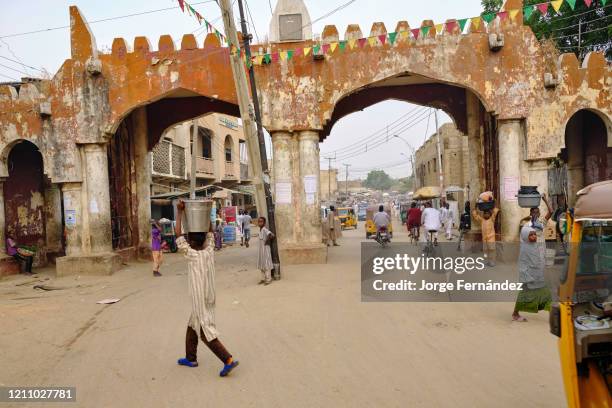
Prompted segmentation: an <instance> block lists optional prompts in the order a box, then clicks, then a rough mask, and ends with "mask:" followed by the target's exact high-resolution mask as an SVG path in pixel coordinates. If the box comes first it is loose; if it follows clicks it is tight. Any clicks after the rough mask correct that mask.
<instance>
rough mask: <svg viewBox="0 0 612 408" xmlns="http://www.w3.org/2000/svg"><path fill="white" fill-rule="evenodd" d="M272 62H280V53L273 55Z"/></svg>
mask: <svg viewBox="0 0 612 408" xmlns="http://www.w3.org/2000/svg"><path fill="white" fill-rule="evenodd" d="M272 62H278V52H275V53H274V54H272Z"/></svg>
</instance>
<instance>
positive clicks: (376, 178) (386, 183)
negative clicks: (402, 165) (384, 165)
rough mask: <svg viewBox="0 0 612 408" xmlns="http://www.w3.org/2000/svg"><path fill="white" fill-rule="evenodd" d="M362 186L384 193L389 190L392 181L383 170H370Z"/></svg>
mask: <svg viewBox="0 0 612 408" xmlns="http://www.w3.org/2000/svg"><path fill="white" fill-rule="evenodd" d="M363 185H364V187H367V188H371V189H373V190H378V191H385V190H389V189H390V188H391V186H392V185H393V180H392V179H391V177H389V175H388V174H387V173H385V171H384V170H372V171H370V172H369V173H368V177H367V178H366V180H365V181H364V182H363Z"/></svg>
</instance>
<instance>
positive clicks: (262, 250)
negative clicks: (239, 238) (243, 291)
mask: <svg viewBox="0 0 612 408" xmlns="http://www.w3.org/2000/svg"><path fill="white" fill-rule="evenodd" d="M257 225H258V226H259V236H258V238H259V252H258V255H257V269H259V270H260V271H261V280H260V281H259V284H260V285H261V284H263V285H269V284H270V283H272V269H274V264H273V263H272V251H271V249H270V245H271V243H272V240H273V239H274V238H275V235H274V234H273V233H272V231H270V230H269V229H268V228H267V227H266V218H265V217H259V218H258V220H257Z"/></svg>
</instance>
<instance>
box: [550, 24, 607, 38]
mask: <svg viewBox="0 0 612 408" xmlns="http://www.w3.org/2000/svg"><path fill="white" fill-rule="evenodd" d="M610 28H612V24H610V25H609V26H606V27H600V28H597V29H595V30H589V31H583V32H582V33H581V34H582V35H584V34H588V33H594V32H596V31H601V30H607V29H610ZM577 35H578V33H575V34H568V35H562V36H559V37H551V39H552V40H558V39H560V38H568V37H575V36H577Z"/></svg>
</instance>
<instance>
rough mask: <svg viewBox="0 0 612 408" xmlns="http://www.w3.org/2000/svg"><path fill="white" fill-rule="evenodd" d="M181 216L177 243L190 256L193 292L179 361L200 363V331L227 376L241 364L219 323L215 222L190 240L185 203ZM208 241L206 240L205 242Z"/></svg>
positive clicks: (176, 229)
mask: <svg viewBox="0 0 612 408" xmlns="http://www.w3.org/2000/svg"><path fill="white" fill-rule="evenodd" d="M177 209H178V217H177V220H176V227H175V232H176V236H177V237H179V238H178V239H177V240H176V245H177V246H178V248H179V249H180V251H181V252H183V253H184V254H185V258H187V281H188V284H189V294H190V295H191V317H190V318H189V325H188V326H187V334H186V336H185V357H184V358H181V359H179V360H178V364H180V365H183V366H187V367H197V366H198V359H197V352H198V334H199V335H200V336H201V338H202V341H203V342H204V344H206V346H207V347H208V348H209V349H210V350H211V351H212V352H213V353H214V354H215V355H216V356H217V358H219V360H221V362H222V363H223V369H222V370H221V372H220V373H219V375H220V376H221V377H225V376H227V375H228V374H229V373H230V372H231V371H232V370H233V369H234V368H235V367H236V366H237V365H238V361H234V359H233V358H232V355H231V354H230V353H229V352H228V351H227V350H226V349H225V347H224V346H223V344H222V343H221V342H220V341H219V339H218V336H219V332H218V331H217V327H216V325H215V296H216V295H215V260H214V249H213V248H214V244H213V234H212V230H213V228H212V222H211V227H210V230H209V232H208V233H206V232H190V233H189V234H188V238H189V243H187V240H185V237H183V236H182V226H181V222H182V219H183V212H184V210H185V203H184V202H183V201H179V203H178V205H177ZM205 241H206V242H205Z"/></svg>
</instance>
